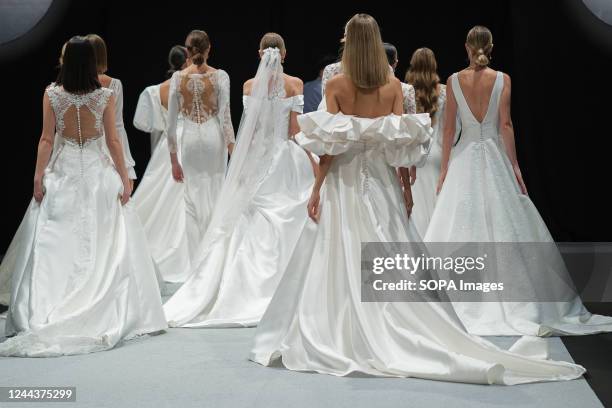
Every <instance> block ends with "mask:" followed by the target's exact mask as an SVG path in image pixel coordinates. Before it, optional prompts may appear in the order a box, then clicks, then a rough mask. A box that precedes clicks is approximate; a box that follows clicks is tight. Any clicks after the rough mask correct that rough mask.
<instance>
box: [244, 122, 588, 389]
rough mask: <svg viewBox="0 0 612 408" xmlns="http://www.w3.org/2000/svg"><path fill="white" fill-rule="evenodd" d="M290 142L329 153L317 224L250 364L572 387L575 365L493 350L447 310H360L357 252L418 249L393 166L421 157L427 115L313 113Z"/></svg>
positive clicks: (264, 323)
mask: <svg viewBox="0 0 612 408" xmlns="http://www.w3.org/2000/svg"><path fill="white" fill-rule="evenodd" d="M298 120H299V124H300V129H301V133H299V134H298V135H297V136H296V139H297V140H298V142H299V143H300V144H301V145H302V146H303V147H305V148H306V149H308V150H310V151H312V152H313V153H315V154H317V155H322V154H327V155H334V160H333V161H332V163H331V165H330V168H329V171H328V173H327V176H326V178H325V181H324V184H323V187H322V189H321V198H320V214H321V218H320V221H319V223H318V224H317V225H313V223H312V222H311V223H310V224H309V228H305V229H304V231H303V234H302V236H301V238H300V241H299V243H298V246H299V247H300V251H299V253H297V252H296V253H294V256H293V257H292V258H291V260H290V261H289V264H288V266H287V268H286V271H285V272H284V275H283V277H282V279H281V281H280V283H279V286H278V289H277V290H276V292H275V294H274V297H273V298H272V300H271V302H270V305H269V307H268V309H267V310H266V313H265V314H264V316H263V317H262V319H261V321H260V323H259V325H258V327H257V333H256V336H255V339H254V345H253V348H252V350H251V354H250V359H251V360H253V361H255V362H258V363H260V364H263V365H270V364H272V363H273V362H274V361H275V360H278V359H281V360H282V363H283V365H284V366H285V367H287V368H288V369H291V370H297V371H315V372H319V373H325V374H332V375H339V376H343V375H348V374H351V373H354V372H361V373H366V374H370V375H376V376H396V377H419V378H426V379H434V380H445V381H457V382H468V383H482V384H491V383H499V384H518V383H526V382H536V381H554V380H567V379H573V378H577V377H580V376H581V375H582V373H583V372H584V369H583V368H582V367H580V366H578V365H574V364H570V363H566V362H556V361H547V360H543V359H535V358H529V357H524V356H521V355H517V354H513V353H511V352H508V351H503V350H500V349H499V348H497V347H495V346H494V345H492V344H491V343H489V342H487V341H485V340H483V339H481V338H479V337H475V336H472V335H470V334H468V333H467V332H466V331H465V330H464V328H463V326H462V325H461V322H460V321H459V320H458V319H457V317H456V315H455V313H454V311H453V309H452V307H451V306H450V305H449V304H448V303H439V302H362V301H361V286H362V283H361V243H362V242H414V241H415V240H417V241H418V240H419V236H418V234H417V232H416V229H415V228H414V226H413V225H412V224H410V223H408V219H407V218H406V212H405V208H404V202H403V200H402V193H401V189H400V186H399V182H398V180H397V176H396V173H395V169H394V167H409V166H410V165H412V164H414V163H417V162H420V161H421V160H422V159H423V156H424V155H426V154H427V150H428V146H427V145H428V143H430V128H429V116H428V115H426V114H419V115H402V116H397V115H393V114H390V115H388V116H381V117H378V118H372V119H368V118H361V117H356V116H351V115H345V114H343V113H341V112H340V113H337V114H330V113H328V112H324V111H316V112H312V113H308V114H305V115H302V116H300V117H299V118H298Z"/></svg>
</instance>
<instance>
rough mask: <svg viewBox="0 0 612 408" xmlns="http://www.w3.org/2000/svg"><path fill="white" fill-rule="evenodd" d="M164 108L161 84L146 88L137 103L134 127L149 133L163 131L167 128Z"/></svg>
mask: <svg viewBox="0 0 612 408" xmlns="http://www.w3.org/2000/svg"><path fill="white" fill-rule="evenodd" d="M162 109H163V107H162V105H161V101H160V99H159V85H154V86H149V87H147V88H145V90H144V91H142V93H141V94H140V97H139V98H138V104H137V105H136V112H135V113H134V122H133V123H134V127H135V128H136V129H138V130H141V131H143V132H147V133H151V132H154V131H156V132H163V131H164V130H166V121H165V118H164V114H163V111H162Z"/></svg>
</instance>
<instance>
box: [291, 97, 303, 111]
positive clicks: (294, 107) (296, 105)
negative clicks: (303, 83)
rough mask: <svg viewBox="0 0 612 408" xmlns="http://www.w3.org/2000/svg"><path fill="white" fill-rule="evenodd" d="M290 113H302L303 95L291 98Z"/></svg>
mask: <svg viewBox="0 0 612 408" xmlns="http://www.w3.org/2000/svg"><path fill="white" fill-rule="evenodd" d="M291 111H292V112H297V113H304V95H295V96H292V97H291Z"/></svg>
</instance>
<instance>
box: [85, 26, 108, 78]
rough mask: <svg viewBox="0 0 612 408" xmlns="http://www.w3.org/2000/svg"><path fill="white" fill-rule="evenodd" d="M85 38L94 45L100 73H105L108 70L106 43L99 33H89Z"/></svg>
mask: <svg viewBox="0 0 612 408" xmlns="http://www.w3.org/2000/svg"><path fill="white" fill-rule="evenodd" d="M85 38H86V39H87V40H88V41H89V42H90V43H91V45H92V46H93V49H94V54H95V56H96V69H97V71H98V74H104V73H105V72H106V71H107V70H108V56H107V53H106V43H105V42H104V40H103V39H102V37H100V36H99V35H98V34H87V36H86V37H85Z"/></svg>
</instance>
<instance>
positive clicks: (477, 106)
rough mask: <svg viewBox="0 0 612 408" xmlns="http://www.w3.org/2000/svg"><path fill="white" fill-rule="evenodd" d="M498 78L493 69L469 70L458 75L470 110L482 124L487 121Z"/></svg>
mask: <svg viewBox="0 0 612 408" xmlns="http://www.w3.org/2000/svg"><path fill="white" fill-rule="evenodd" d="M496 78H497V71H495V70H492V69H491V68H485V69H481V70H474V69H470V68H468V69H464V70H463V71H461V72H459V73H458V74H457V79H458V80H459V86H461V91H462V93H463V96H464V97H465V101H466V103H467V105H468V108H469V109H470V111H471V112H472V115H473V116H474V118H475V119H476V120H477V121H478V122H481V123H482V121H483V120H484V119H485V116H486V114H487V110H488V109H489V102H490V99H491V93H492V92H493V86H495V80H496Z"/></svg>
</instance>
